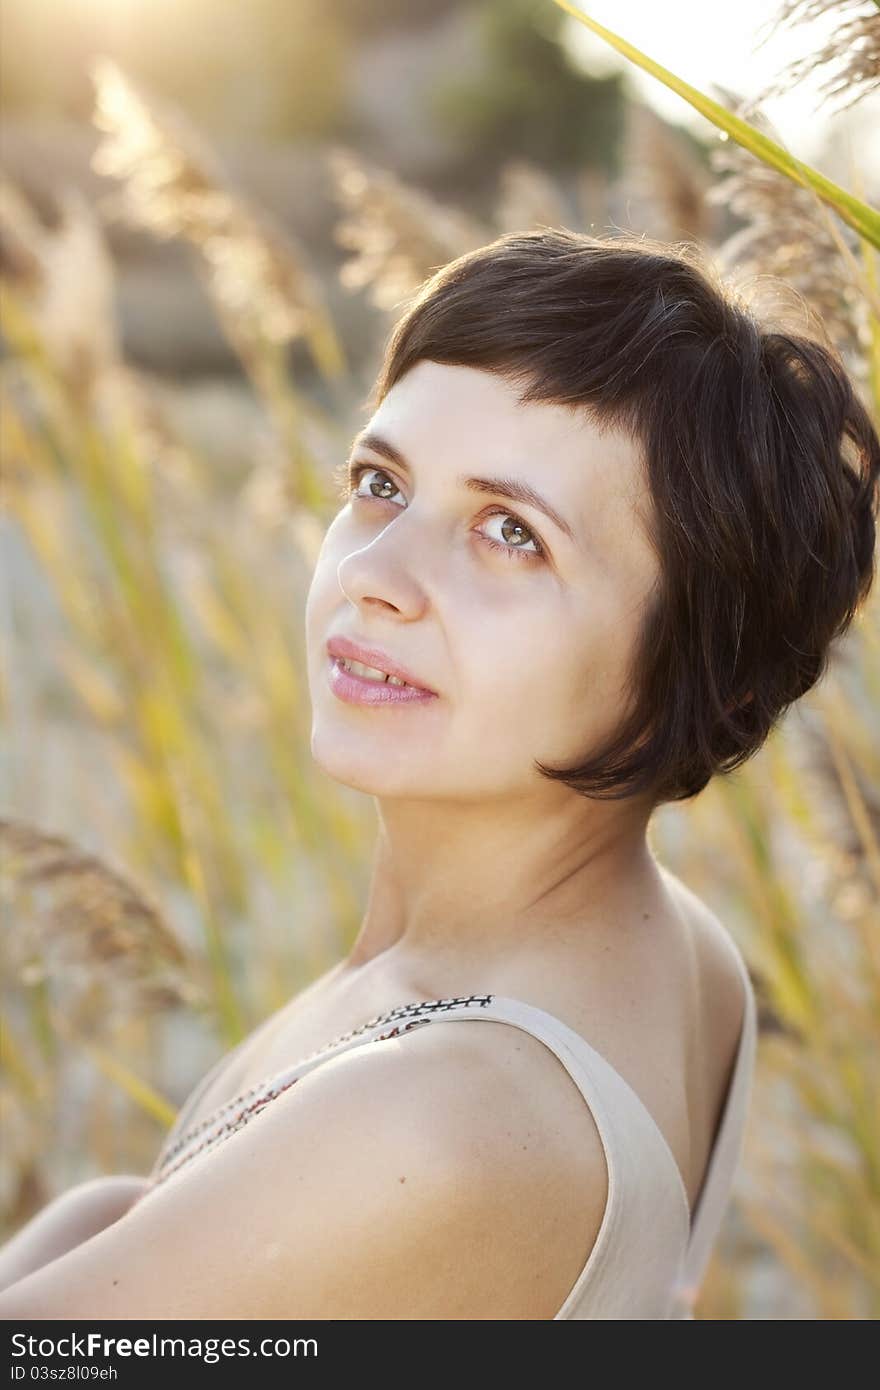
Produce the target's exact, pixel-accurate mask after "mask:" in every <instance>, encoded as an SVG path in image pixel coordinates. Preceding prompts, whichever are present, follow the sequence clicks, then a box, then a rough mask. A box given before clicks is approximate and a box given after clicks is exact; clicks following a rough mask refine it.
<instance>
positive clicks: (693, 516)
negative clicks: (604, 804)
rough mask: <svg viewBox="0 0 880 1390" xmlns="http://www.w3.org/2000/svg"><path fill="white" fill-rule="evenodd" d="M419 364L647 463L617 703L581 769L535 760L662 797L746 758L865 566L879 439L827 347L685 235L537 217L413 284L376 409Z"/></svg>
mask: <svg viewBox="0 0 880 1390" xmlns="http://www.w3.org/2000/svg"><path fill="white" fill-rule="evenodd" d="M420 359H427V360H430V361H434V362H438V363H446V364H452V365H463V366H469V367H474V368H477V369H480V370H483V371H488V372H492V373H495V374H497V375H498V376H500V377H503V378H504V379H506V380H508V381H510V382H511V383H512V384H515V385H516V386H517V387H524V388H525V389H524V390H522V393H521V394H520V395H519V396H518V400H519V401H520V402H521V403H522V404H526V403H530V402H547V403H553V404H561V405H568V406H571V407H573V408H575V409H577V410H583V411H585V412H586V413H587V416H588V418H590V419H591V420H592V421H594V423H595V424H597V425H598V427H599V428H600V430H601V429H603V428H604V427H605V426H608V427H610V428H613V429H617V430H622V431H623V432H625V433H626V434H627V435H628V437H629V438H630V439H632V440H633V441H634V442H636V443H637V445H638V446H639V450H640V457H641V458H642V460H643V463H644V466H645V469H646V474H647V482H648V486H649V490H650V495H651V498H652V511H653V515H652V516H651V517H650V518H649V519H648V521H649V530H650V539H651V542H652V544H653V545H654V548H655V550H656V552H657V556H658V559H659V572H660V580H659V583H658V586H656V588H655V589H654V590H652V593H651V595H650V596H649V601H648V603H647V605H646V608H645V611H644V614H643V617H642V620H641V626H640V631H639V635H638V639H637V644H636V652H635V657H634V661H633V665H632V669H631V672H630V675H629V680H628V687H627V689H628V694H629V696H630V699H631V703H630V708H629V710H628V712H627V713H626V714H625V715H624V716H622V718H621V721H620V723H619V725H618V727H617V728H616V729H615V730H614V731H613V733H612V734H611V735H610V736H609V737H608V738H607V739H606V740H604V741H603V743H602V745H601V746H600V747H598V748H595V749H594V750H592V751H591V752H590V755H589V757H587V758H586V760H585V761H584V762H583V763H582V764H581V765H580V766H577V767H569V768H549V767H546V766H545V765H544V764H541V763H536V767H537V768H538V770H539V771H540V772H541V773H542V774H543V775H544V776H546V777H550V778H553V779H556V780H558V781H562V782H565V783H567V784H568V785H569V786H570V787H571V788H572V789H573V790H574V791H577V792H579V793H580V794H582V795H586V796H591V797H595V798H598V799H605V800H619V799H622V798H624V797H629V796H636V795H641V794H643V793H647V794H648V796H649V798H650V800H651V802H652V804H658V803H659V802H663V801H679V800H684V799H685V798H687V797H691V796H695V795H696V794H697V793H698V792H699V791H701V790H702V788H703V787H704V786H705V785H706V783H707V782H708V781H709V779H710V778H711V777H712V776H713V775H714V774H715V773H717V772H718V773H726V772H730V771H732V770H733V769H734V768H735V767H737V766H739V765H740V764H741V763H743V762H744V761H745V760H746V759H747V758H748V757H750V756H751V755H752V754H753V753H755V752H756V751H757V750H758V748H760V746H761V745H762V744H763V742H764V740H765V739H766V737H767V735H768V734H769V733H770V730H771V729H772V728H773V726H774V724H775V723H776V722H777V720H778V719H779V717H780V716H781V714H782V713H783V711H784V710H785V709H786V708H787V707H788V706H789V705H790V704H791V703H792V702H793V701H795V700H797V699H798V698H799V697H800V696H801V695H803V694H804V693H805V692H806V691H808V690H809V689H810V688H811V687H812V686H813V685H815V684H816V682H817V681H818V680H819V678H820V676H822V675H823V674H824V672H825V669H826V667H827V663H828V657H829V647H830V644H831V643H832V641H833V640H834V639H835V638H837V637H839V636H841V635H842V634H843V633H844V632H845V630H846V629H847V627H848V626H849V624H850V622H851V620H852V618H853V616H854V614H855V612H856V610H857V608H858V606H859V605H860V603H861V602H862V600H863V599H865V597H866V596H867V594H868V592H869V589H870V588H871V584H872V582H873V578H874V546H875V518H874V514H875V511H876V508H877V482H878V473H880V440H878V436H877V432H876V430H875V428H874V426H873V424H872V421H871V418H870V416H869V414H868V412H867V410H866V408H865V407H864V405H863V404H862V403H861V402H860V400H859V398H858V395H857V394H856V391H855V389H854V387H853V385H852V383H851V381H850V379H849V377H848V374H847V370H846V367H845V365H844V363H843V361H842V359H841V357H840V356H839V354H838V353H837V352H836V350H835V349H834V348H833V347H832V345H831V344H830V342H827V343H823V342H821V341H819V340H818V338H816V337H814V336H813V335H812V334H809V333H807V334H804V333H801V332H800V331H797V332H794V331H790V330H788V329H783V330H782V331H774V330H771V329H768V328H767V327H766V326H762V324H761V322H760V321H759V320H758V318H757V317H755V315H754V314H753V313H752V311H751V310H750V309H749V308H748V307H746V304H745V302H744V301H743V300H742V299H741V297H740V295H739V294H738V292H737V291H735V290H734V289H733V287H732V285H731V286H728V285H725V283H724V282H723V280H722V278H721V274H720V272H719V271H718V270H717V269H716V267H715V265H714V264H713V263H712V262H711V261H709V260H708V259H707V257H706V256H705V254H704V253H703V251H702V250H701V249H700V248H699V247H698V246H697V245H696V244H694V243H690V242H677V243H675V244H666V243H662V242H658V241H654V240H651V239H649V238H647V237H636V236H633V235H628V234H627V235H620V236H616V235H615V236H611V237H607V238H599V237H594V236H588V235H586V234H583V233H579V232H575V231H571V230H569V229H568V228H562V227H557V228H550V227H546V226H545V227H541V228H539V229H538V230H535V231H526V232H516V233H508V234H505V235H503V236H500V237H498V238H497V239H496V240H494V241H492V242H489V243H488V244H487V245H485V246H481V247H478V248H477V249H475V250H472V251H469V252H467V253H465V254H464V255H461V256H458V257H457V258H456V259H454V260H452V261H450V262H449V263H448V264H446V265H444V266H442V267H441V268H440V269H438V270H437V271H436V272H435V273H434V274H432V275H431V276H430V277H429V278H428V279H427V280H426V281H425V282H424V283H423V284H422V285H421V286H420V287H419V289H418V290H417V291H416V293H415V294H414V295H413V296H412V297H411V299H410V301H408V305H407V308H406V309H405V311H404V313H403V315H402V317H401V318H400V319H399V320H398V321H397V323H396V324H395V326H394V328H393V330H392V333H391V336H390V338H389V340H388V343H387V346H386V349H385V355H384V360H383V362H382V366H381V368H380V372H379V375H378V378H377V380H376V383H375V386H374V388H373V393H372V402H373V405H374V407H375V406H376V405H378V404H379V403H380V402H381V401H382V400H383V398H384V397H385V395H386V394H387V393H388V391H390V389H391V387H392V386H393V385H394V383H395V382H396V381H398V380H399V379H400V378H401V377H402V376H403V375H404V373H405V372H407V371H408V370H409V369H410V368H411V367H412V366H414V365H415V363H416V362H417V361H419V360H420ZM847 452H849V454H850V457H847Z"/></svg>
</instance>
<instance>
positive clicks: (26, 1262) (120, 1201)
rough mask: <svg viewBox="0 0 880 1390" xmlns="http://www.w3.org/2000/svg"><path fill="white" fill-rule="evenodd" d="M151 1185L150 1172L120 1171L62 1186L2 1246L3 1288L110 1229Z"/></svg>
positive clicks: (0, 1280) (0, 1281) (0, 1269)
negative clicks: (64, 1189) (144, 1175)
mask: <svg viewBox="0 0 880 1390" xmlns="http://www.w3.org/2000/svg"><path fill="white" fill-rule="evenodd" d="M149 1185H150V1184H149V1180H148V1179H147V1178H142V1177H137V1176H135V1175H133V1174H131V1175H130V1174H127V1173H120V1174H114V1175H113V1176H110V1177H100V1178H89V1179H88V1180H87V1181H86V1182H82V1183H78V1184H77V1185H76V1187H71V1188H69V1189H68V1191H67V1192H62V1193H61V1195H60V1196H59V1197H55V1198H54V1199H53V1200H52V1201H51V1202H49V1203H47V1205H46V1206H45V1207H43V1209H42V1211H39V1212H38V1213H37V1215H36V1216H34V1217H32V1219H31V1220H30V1221H28V1223H27V1225H25V1226H23V1227H22V1229H21V1230H20V1231H17V1232H16V1234H15V1235H14V1236H13V1237H12V1238H11V1240H8V1241H7V1242H6V1244H5V1245H3V1246H2V1247H0V1289H6V1288H8V1287H9V1285H10V1284H14V1283H16V1282H17V1281H18V1280H19V1279H23V1278H24V1276H25V1275H26V1274H30V1273H31V1272H32V1271H33V1270H35V1269H42V1267H43V1266H44V1265H47V1264H50V1263H51V1261H52V1260H55V1259H57V1258H58V1256H59V1255H66V1254H67V1252H68V1250H73V1249H74V1248H75V1247H76V1246H77V1245H82V1243H83V1241H85V1240H88V1239H89V1238H90V1237H91V1236H93V1235H96V1234H97V1232H98V1231H103V1230H106V1228H107V1227H108V1226H111V1225H112V1224H113V1222H114V1221H118V1220H119V1218H120V1216H123V1215H124V1214H125V1212H127V1211H128V1210H129V1208H130V1207H132V1206H133V1205H134V1203H135V1202H136V1201H137V1200H138V1198H139V1197H140V1196H141V1195H142V1194H143V1193H144V1192H145V1191H146V1190H147V1188H148V1187H149Z"/></svg>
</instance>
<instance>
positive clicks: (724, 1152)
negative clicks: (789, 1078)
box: [678, 941, 758, 1317]
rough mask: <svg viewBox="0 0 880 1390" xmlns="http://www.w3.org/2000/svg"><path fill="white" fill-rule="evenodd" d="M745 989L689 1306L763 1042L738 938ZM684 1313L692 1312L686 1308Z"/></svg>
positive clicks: (735, 1158)
mask: <svg viewBox="0 0 880 1390" xmlns="http://www.w3.org/2000/svg"><path fill="white" fill-rule="evenodd" d="M733 949H734V954H735V956H736V960H737V964H738V965H739V969H740V975H741V977H742V982H743V988H744V990H745V1013H744V1016H743V1023H742V1029H741V1032H740V1039H739V1048H738V1050H737V1056H736V1062H735V1063H734V1069H733V1074H732V1076H731V1079H730V1085H729V1087H728V1092H727V1099H726V1101H725V1105H724V1112H723V1114H722V1117H721V1123H720V1126H719V1129H718V1133H717V1135H716V1137H715V1144H714V1147H713V1149H712V1156H711V1158H710V1160H709V1166H708V1169H707V1171H706V1175H705V1177H704V1179H703V1185H702V1188H701V1191H700V1196H699V1199H698V1202H697V1209H696V1213H695V1216H694V1222H693V1226H692V1229H691V1236H690V1240H689V1242H688V1247H687V1251H686V1253H685V1258H684V1262H683V1265H682V1271H681V1275H680V1279H679V1284H678V1295H679V1299H680V1301H681V1303H682V1304H683V1306H685V1307H687V1308H689V1307H690V1305H691V1303H692V1301H693V1299H694V1298H695V1297H696V1295H697V1293H698V1291H699V1288H700V1285H701V1283H702V1281H703V1277H704V1275H705V1272H706V1266H707V1265H708V1263H709V1257H710V1255H711V1253H712V1248H713V1246H714V1244H715V1240H716V1237H717V1235H718V1232H719V1230H720V1228H721V1223H722V1221H723V1220H724V1216H725V1213H726V1211H727V1206H728V1202H729V1199H730V1196H731V1191H732V1187H733V1182H734V1178H735V1176H736V1171H737V1168H738V1166H739V1161H740V1158H741V1157H742V1151H743V1147H744V1144H745V1134H746V1124H747V1120H748V1115H749V1103H750V1100H751V1095H752V1083H753V1080H754V1072H755V1060H756V1053H757V1043H758V1008H757V1002H756V1000H755V991H754V987H753V985H752V981H751V978H750V976H749V972H748V968H747V966H746V963H745V960H744V958H743V956H742V953H741V951H740V949H739V947H738V946H737V944H736V942H735V941H734V942H733ZM682 1316H684V1317H689V1316H692V1314H690V1312H684V1313H683V1314H682Z"/></svg>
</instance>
